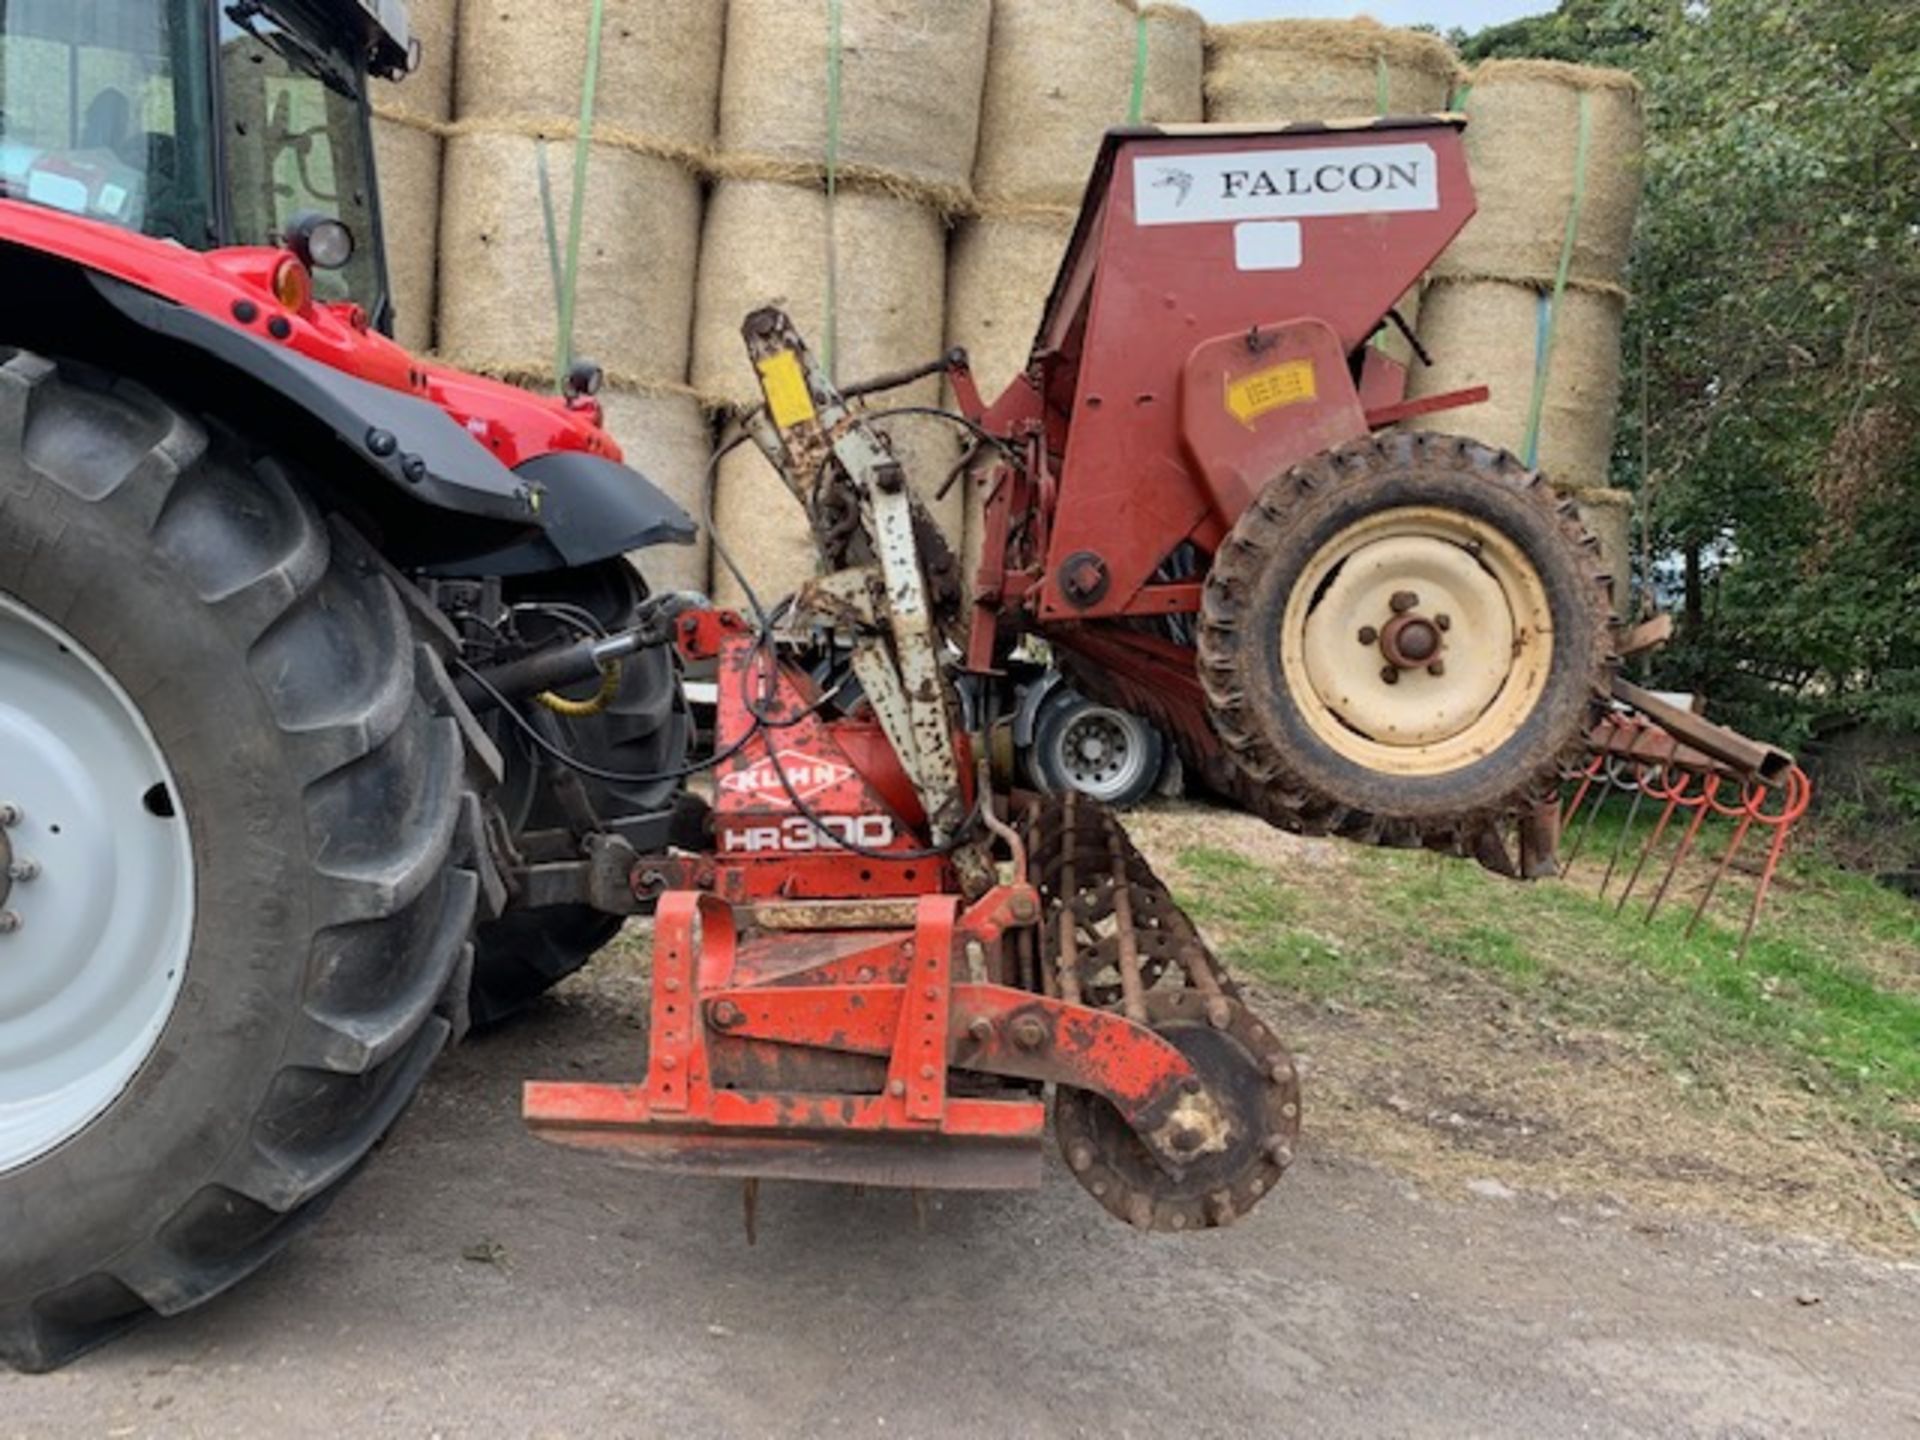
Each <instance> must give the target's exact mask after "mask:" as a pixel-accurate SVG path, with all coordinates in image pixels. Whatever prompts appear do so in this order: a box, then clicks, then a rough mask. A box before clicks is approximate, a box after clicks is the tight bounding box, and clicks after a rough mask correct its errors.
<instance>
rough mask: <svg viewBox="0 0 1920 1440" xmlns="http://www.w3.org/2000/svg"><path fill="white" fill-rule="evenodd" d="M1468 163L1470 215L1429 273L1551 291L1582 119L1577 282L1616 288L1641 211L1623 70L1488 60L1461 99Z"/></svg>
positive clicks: (1634, 127) (1637, 116) (1636, 99)
mask: <svg viewBox="0 0 1920 1440" xmlns="http://www.w3.org/2000/svg"><path fill="white" fill-rule="evenodd" d="M1464 103H1465V108H1466V112H1467V115H1468V117H1469V123H1468V125H1467V131H1466V146H1467V161H1468V164H1469V165H1470V166H1471V167H1472V171H1473V186H1474V190H1475V192H1476V193H1477V194H1478V196H1479V199H1480V209H1479V212H1478V213H1477V214H1476V215H1475V216H1474V218H1473V219H1472V220H1470V221H1469V222H1468V223H1467V228H1466V229H1465V230H1463V231H1461V232H1460V235H1459V237H1458V238H1457V239H1455V240H1454V242H1453V244H1451V245H1449V246H1448V247H1447V249H1446V252H1445V253H1444V254H1442V255H1441V256H1440V258H1439V260H1437V261H1436V262H1435V263H1434V267H1433V269H1434V273H1435V274H1437V275H1493V276H1499V277H1500V278H1502V279H1509V280H1532V281H1537V282H1548V281H1551V280H1552V279H1553V277H1554V275H1555V274H1556V273H1557V272H1558V270H1559V268H1560V255H1561V251H1562V248H1563V247H1564V246H1565V244H1566V238H1567V221H1568V217H1569V216H1570V215H1571V214H1572V212H1573V209H1574V195H1575V189H1576V186H1577V184H1578V183H1579V180H1580V176H1579V173H1578V172H1579V169H1580V167H1579V164H1578V160H1579V153H1580V145H1579V134H1580V110H1581V107H1582V106H1583V105H1584V106H1585V107H1586V108H1587V113H1588V142H1587V156H1586V166H1585V177H1584V178H1585V185H1584V195H1583V196H1582V197H1581V200H1580V215H1579V225H1578V228H1577V229H1576V231H1575V234H1574V240H1573V253H1572V264H1571V269H1570V271H1569V272H1568V273H1569V275H1570V277H1571V278H1572V279H1574V280H1577V281H1581V282H1584V283H1586V284H1591V285H1616V284H1618V283H1619V282H1620V279H1621V277H1622V276H1623V275H1624V274H1625V273H1626V268H1627V250H1628V247H1629V246H1630V245H1631V244H1632V241H1633V220H1634V215H1635V213H1636V212H1637V211H1638V209H1639V206H1640V179H1641V170H1642V165H1641V159H1642V154H1643V149H1644V144H1645V122H1644V119H1643V116H1642V114H1641V106H1640V85H1639V82H1638V81H1636V80H1635V79H1634V78H1633V77H1632V76H1631V75H1629V74H1627V73H1626V72H1625V71H1623V70H1595V69H1590V68H1588V67H1585V66H1580V65H1564V64H1561V63H1559V62H1557V61H1552V60H1489V61H1487V62H1486V63H1485V64H1483V65H1481V66H1480V67H1479V68H1478V69H1477V70H1475V71H1474V72H1473V76H1472V80H1471V83H1470V88H1469V90H1468V92H1467V95H1466V99H1465V102H1464Z"/></svg>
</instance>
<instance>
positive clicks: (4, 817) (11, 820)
mask: <svg viewBox="0 0 1920 1440" xmlns="http://www.w3.org/2000/svg"><path fill="white" fill-rule="evenodd" d="M19 823H20V807H19V806H18V805H0V825H5V826H8V827H12V826H15V825H18V824H19Z"/></svg>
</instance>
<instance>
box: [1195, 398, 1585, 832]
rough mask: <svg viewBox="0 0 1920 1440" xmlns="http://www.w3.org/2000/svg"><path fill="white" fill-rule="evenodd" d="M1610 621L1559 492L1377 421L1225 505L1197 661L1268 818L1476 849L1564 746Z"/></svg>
mask: <svg viewBox="0 0 1920 1440" xmlns="http://www.w3.org/2000/svg"><path fill="white" fill-rule="evenodd" d="M1609 620H1610V615H1609V607H1608V580H1607V577H1606V576H1605V575H1604V574H1603V573H1602V572H1601V567H1600V564H1599V558H1598V550H1597V546H1596V545H1595V542H1594V541H1593V539H1592V537H1591V536H1589V535H1588V534H1587V533H1586V532H1585V530H1584V529H1583V528H1582V527H1581V525H1580V521H1579V518H1578V516H1577V514H1576V512H1575V509H1574V506H1573V504H1572V502H1571V501H1569V500H1566V499H1565V498H1563V497H1562V496H1561V495H1559V494H1558V493H1557V492H1556V491H1555V490H1554V489H1553V487H1552V486H1550V485H1548V484H1547V483H1546V482H1545V481H1544V480H1543V479H1542V478H1541V477H1540V476H1539V475H1538V474H1536V473H1534V472H1533V471H1530V470H1528V469H1527V468H1526V467H1525V466H1523V465H1521V464H1520V462H1519V461H1517V460H1516V459H1514V458H1513V457H1512V456H1511V455H1508V454H1505V453H1503V452H1501V451H1498V450H1493V449H1490V448H1488V447H1487V446H1484V445H1479V444H1475V443H1474V442H1472V441H1469V440H1460V439H1455V438H1453V437H1450V436H1443V435H1428V434H1396V435H1383V436H1379V437H1377V438H1374V439H1371V440H1366V441H1361V442H1358V443H1356V444H1353V445H1349V446H1347V447H1344V448H1342V449H1340V450H1336V451H1332V452H1330V453H1328V454H1326V455H1322V456H1319V457H1316V458H1315V459H1313V460H1311V461H1308V462H1307V463H1305V464H1302V465H1300V466H1297V467H1296V468H1294V469H1293V470H1291V471H1289V472H1288V473H1287V474H1285V475H1283V476H1281V477H1280V478H1279V479H1277V480H1275V481H1273V482H1272V483H1271V484H1269V485H1268V486H1267V488H1266V490H1265V491H1264V492H1263V493H1262V494H1261V496H1260V498H1259V499H1258V500H1257V501H1256V502H1255V503H1254V504H1253V505H1252V506H1250V507H1249V508H1248V509H1247V511H1246V513H1245V514H1244V515H1242V516H1241V518H1240V520H1239V522H1238V523H1237V524H1236V525H1235V526H1234V528H1233V530H1232V532H1231V533H1230V534H1229V535H1228V537H1227V539H1226V541H1225V542H1224V543H1223V544H1222V545H1221V547H1220V550H1219V552H1218V554H1217V555H1216V556H1215V557H1214V562H1213V569H1212V572H1211V573H1210V574H1209V576H1208V579H1207V586H1206V594H1205V599H1204V605H1203V613H1202V625H1201V633H1200V642H1199V651H1200V678H1201V681H1202V683H1203V685H1204V686H1205V688H1206V692H1207V698H1208V701H1209V709H1210V712H1211V717H1212V720H1213V724H1214V728H1215V730H1216V732H1217V733H1218V734H1219V736H1220V738H1221V741H1222V742H1223V744H1224V745H1225V746H1226V749H1227V751H1228V753H1229V754H1230V755H1231V756H1232V758H1233V760H1234V761H1235V762H1236V765H1237V767H1238V768H1239V769H1240V771H1241V772H1242V773H1243V774H1244V775H1245V777H1246V778H1247V780H1248V781H1249V782H1251V783H1250V786H1249V787H1248V788H1249V789H1250V791H1251V796H1250V798H1252V799H1253V800H1254V802H1255V805H1256V808H1257V809H1258V810H1259V811H1260V812H1261V813H1262V814H1265V815H1266V816H1268V817H1269V818H1270V819H1274V820H1276V821H1278V822H1279V823H1282V824H1284V825H1286V826H1288V828H1292V829H1297V830H1301V831H1305V832H1309V833H1322V834H1324V833H1332V834H1339V835H1345V836H1348V837H1351V838H1355V839H1361V840H1368V841H1378V842H1386V843H1395V844H1427V845H1432V846H1436V847H1446V848H1457V849H1474V848H1477V847H1482V846H1483V844H1484V837H1486V836H1488V835H1492V834H1495V833H1497V832H1498V830H1499V829H1500V828H1502V827H1503V826H1504V824H1505V822H1506V821H1507V820H1508V819H1510V818H1511V817H1512V816H1513V815H1514V814H1515V813H1517V812H1518V811H1520V810H1522V809H1523V808H1524V807H1526V806H1527V805H1528V804H1529V803H1530V802H1532V801H1533V800H1534V799H1536V798H1538V797H1539V796H1541V795H1542V794H1545V793H1548V792H1550V791H1551V789H1552V787H1554V786H1555V785H1557V784H1558V783H1559V781H1560V780H1561V778H1562V777H1563V775H1564V774H1565V773H1567V772H1568V771H1569V769H1571V768H1572V767H1575V766H1577V765H1579V764H1580V763H1582V762H1583V760H1584V758H1585V743H1586V736H1587V733H1588V730H1589V728H1590V726H1591V723H1592V720H1593V717H1594V714H1595V709H1596V706H1597V704H1599V703H1600V702H1601V700H1602V699H1603V698H1604V696H1605V695H1606V692H1607V686H1608V680H1609V676H1610V672H1611V665H1612V656H1613V647H1612V644H1611V641H1610V638H1609V632H1608V625H1609ZM1482 853H1484V851H1483V852H1482Z"/></svg>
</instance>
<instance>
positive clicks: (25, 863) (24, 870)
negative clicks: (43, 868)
mask: <svg viewBox="0 0 1920 1440" xmlns="http://www.w3.org/2000/svg"><path fill="white" fill-rule="evenodd" d="M39 876H40V862H39V861H38V860H16V861H14V862H13V863H12V864H11V865H9V866H7V878H8V879H9V880H18V881H19V882H20V883H21V884H23V885H24V884H26V882H27V881H29V880H36V879H38V878H39Z"/></svg>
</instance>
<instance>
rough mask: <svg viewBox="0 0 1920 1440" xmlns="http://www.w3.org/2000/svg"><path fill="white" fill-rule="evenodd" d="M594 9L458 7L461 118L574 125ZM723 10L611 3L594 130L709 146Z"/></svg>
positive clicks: (517, 1) (693, 147)
mask: <svg viewBox="0 0 1920 1440" xmlns="http://www.w3.org/2000/svg"><path fill="white" fill-rule="evenodd" d="M589 9H590V7H589V6H588V5H587V3H586V0H563V3H560V4H555V3H554V0H461V5H460V116H461V118H462V119H467V118H469V117H475V116H488V117H496V118H497V117H515V118H520V119H537V120H542V121H546V122H549V123H550V124H551V123H553V122H558V123H559V125H561V126H570V125H572V124H573V123H575V122H576V121H577V120H578V118H579V114H580V88H581V85H582V83H583V81H584V79H585V76H586V63H587V19H588V15H589ZM725 12H726V7H725V6H724V5H718V4H715V3H714V0H607V5H606V13H605V19H604V21H603V23H602V28H601V32H600V82H599V85H598V86H597V87H596V89H595V101H594V129H595V133H596V134H599V135H602V136H603V137H604V138H609V139H617V138H627V139H631V140H633V141H635V142H636V143H638V144H639V145H640V146H641V148H646V147H647V146H648V145H649V144H651V145H654V146H657V147H659V149H660V151H661V152H662V153H673V152H674V150H675V149H676V148H677V149H679V150H682V151H686V152H699V151H703V150H705V149H706V148H707V147H709V146H710V145H712V143H713V137H714V126H715V121H716V116H717V115H718V113H719V101H720V57H721V34H722V27H723V24H724V20H725Z"/></svg>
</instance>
